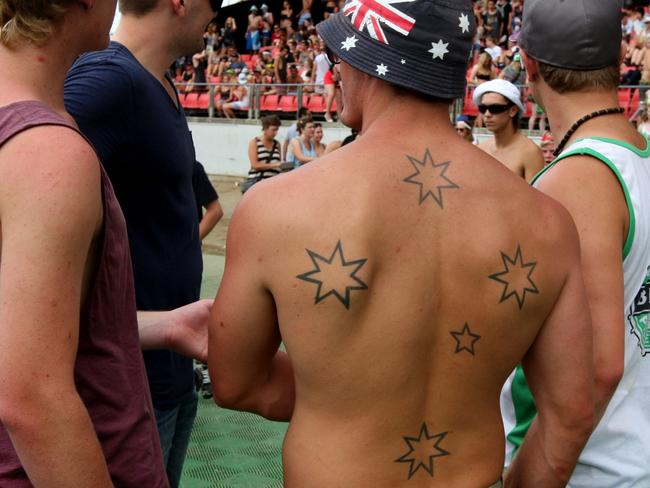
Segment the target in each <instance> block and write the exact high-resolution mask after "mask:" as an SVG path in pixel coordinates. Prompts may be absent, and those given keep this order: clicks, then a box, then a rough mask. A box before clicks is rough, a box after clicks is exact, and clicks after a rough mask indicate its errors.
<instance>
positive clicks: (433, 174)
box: [404, 149, 460, 208]
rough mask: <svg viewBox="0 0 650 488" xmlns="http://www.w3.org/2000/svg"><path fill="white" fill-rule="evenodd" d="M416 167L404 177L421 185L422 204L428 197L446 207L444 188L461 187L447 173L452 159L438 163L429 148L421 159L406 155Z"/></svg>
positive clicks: (408, 181)
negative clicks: (443, 196) (443, 200)
mask: <svg viewBox="0 0 650 488" xmlns="http://www.w3.org/2000/svg"><path fill="white" fill-rule="evenodd" d="M406 157H407V158H408V160H409V161H410V163H411V164H412V165H413V168H414V169H415V173H413V174H412V175H411V176H409V177H407V178H405V179H404V182H406V183H412V184H414V185H418V186H419V187H420V205H422V204H423V203H424V202H425V201H426V199H427V197H431V199H432V200H433V201H434V202H436V203H437V204H438V206H439V207H440V208H444V206H443V202H442V190H450V189H458V188H460V187H459V186H458V185H457V184H456V183H454V182H453V181H451V180H450V179H449V177H448V176H447V175H446V173H447V170H448V169H449V166H450V165H451V161H445V162H443V163H440V164H436V162H435V161H434V160H433V157H432V156H431V151H429V150H428V149H427V152H426V153H425V154H424V158H423V159H422V161H420V160H419V159H417V158H414V157H413V156H408V155H407V156H406Z"/></svg>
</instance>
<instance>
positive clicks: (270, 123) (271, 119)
mask: <svg viewBox="0 0 650 488" xmlns="http://www.w3.org/2000/svg"><path fill="white" fill-rule="evenodd" d="M281 125H282V122H281V121H280V117H278V116H277V115H267V116H266V117H262V130H266V129H268V128H269V127H280V126H281Z"/></svg>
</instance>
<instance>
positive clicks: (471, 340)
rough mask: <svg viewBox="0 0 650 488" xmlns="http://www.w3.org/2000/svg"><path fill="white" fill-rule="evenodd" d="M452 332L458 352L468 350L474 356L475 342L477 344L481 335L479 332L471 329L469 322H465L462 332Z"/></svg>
mask: <svg viewBox="0 0 650 488" xmlns="http://www.w3.org/2000/svg"><path fill="white" fill-rule="evenodd" d="M450 334H451V336H452V337H453V338H454V340H455V341H456V351H455V353H456V354H458V353H459V352H461V351H467V352H468V353H470V354H471V355H472V356H474V344H476V342H477V341H478V340H479V339H480V338H481V336H480V335H478V334H473V333H472V331H471V330H470V329H469V325H468V324H467V323H465V326H464V327H463V330H461V331H460V332H454V331H451V332H450Z"/></svg>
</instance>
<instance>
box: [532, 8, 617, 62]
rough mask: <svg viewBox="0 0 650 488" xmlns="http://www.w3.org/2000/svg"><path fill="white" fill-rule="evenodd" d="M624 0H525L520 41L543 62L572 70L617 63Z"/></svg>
mask: <svg viewBox="0 0 650 488" xmlns="http://www.w3.org/2000/svg"><path fill="white" fill-rule="evenodd" d="M622 7H623V2H622V0H526V3H525V4H524V18H523V26H522V29H521V35H520V37H519V45H520V46H521V47H522V48H523V50H524V51H526V53H527V54H528V55H529V56H530V57H532V58H533V59H536V60H537V61H541V62H543V63H546V64H549V65H551V66H555V67H558V68H565V69H571V70H578V71H580V70H595V69H601V68H605V67H607V66H612V65H616V64H618V61H619V56H620V50H621V38H622V33H621V8H622Z"/></svg>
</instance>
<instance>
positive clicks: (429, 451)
mask: <svg viewBox="0 0 650 488" xmlns="http://www.w3.org/2000/svg"><path fill="white" fill-rule="evenodd" d="M447 434H449V432H440V433H438V434H433V435H429V429H428V428H427V424H426V422H423V423H422V427H420V433H419V435H418V437H408V436H406V437H404V442H406V445H407V446H408V449H409V450H408V452H407V453H406V454H403V455H402V456H401V457H400V458H398V459H396V460H395V462H396V463H409V472H408V478H407V479H409V480H410V479H411V477H413V475H414V474H415V473H417V472H418V470H420V469H422V470H424V471H425V472H427V473H429V476H431V477H432V478H433V460H434V459H435V458H437V457H442V456H449V455H450V454H451V453H450V452H449V451H446V450H445V449H443V448H442V447H440V443H441V442H442V441H443V440H444V439H445V437H447Z"/></svg>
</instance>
